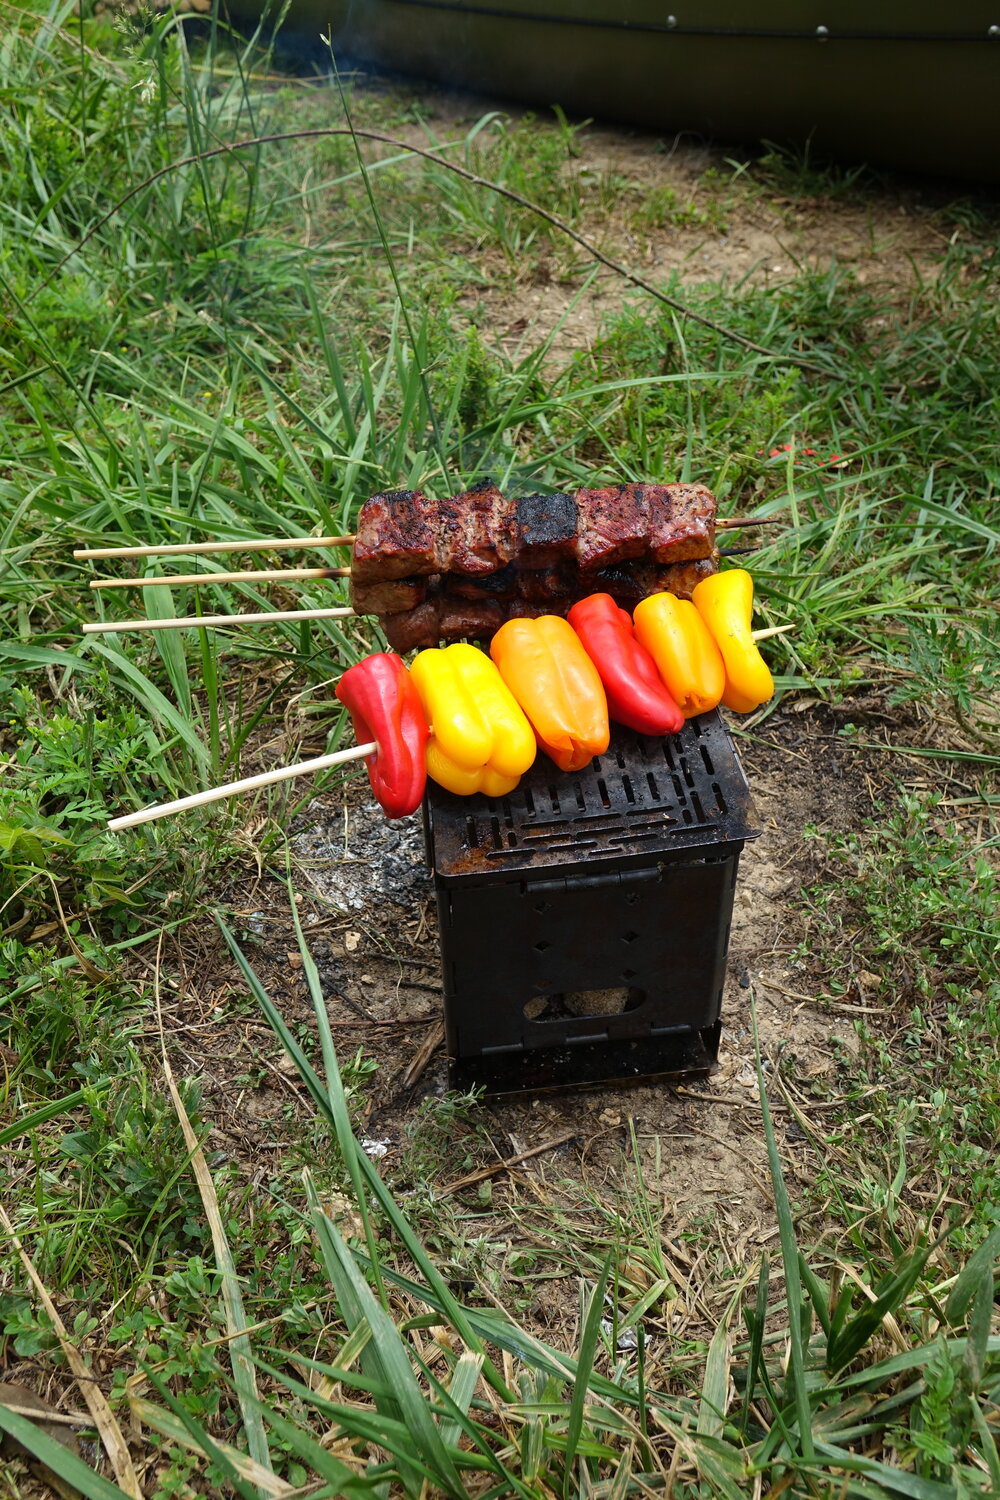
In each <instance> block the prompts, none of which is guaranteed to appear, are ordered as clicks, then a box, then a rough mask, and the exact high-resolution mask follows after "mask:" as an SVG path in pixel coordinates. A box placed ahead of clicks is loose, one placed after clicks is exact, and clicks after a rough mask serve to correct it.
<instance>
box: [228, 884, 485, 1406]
mask: <svg viewBox="0 0 1000 1500" xmlns="http://www.w3.org/2000/svg"><path fill="white" fill-rule="evenodd" d="M216 922H217V924H218V926H219V929H220V931H221V932H222V935H223V937H224V939H225V941H226V944H227V946H228V947H229V950H230V952H231V953H232V954H233V957H234V958H235V959H236V962H237V964H238V966H239V968H240V971H241V973H242V974H243V976H244V978H245V979H246V981H247V983H248V985H249V986H250V989H251V991H252V993H253V994H254V995H255V997H256V999H257V1001H258V1003H259V1004H260V1006H261V1009H262V1010H263V1012H264V1014H265V1016H266V1017H267V1019H268V1021H269V1022H270V1024H271V1026H272V1027H273V1028H274V1031H275V1033H276V1035H277V1036H278V1038H279V1039H280V1041H281V1044H282V1046H283V1047H284V1048H285V1050H286V1051H287V1052H288V1055H289V1056H290V1057H291V1058H293V1059H294V1061H295V1065H296V1067H297V1069H298V1071H299V1074H300V1076H301V1078H302V1080H303V1082H304V1083H305V1084H306V1087H307V1088H308V1090H309V1092H310V1094H311V1095H312V1098H313V1101H314V1102H315V1103H316V1104H317V1105H318V1107H319V1108H320V1110H321V1111H322V1113H323V1114H324V1116H325V1117H326V1118H327V1119H328V1120H329V1122H330V1124H331V1125H332V1126H333V1128H334V1131H336V1122H335V1120H334V1119H333V1115H332V1113H331V1109H330V1101H329V1098H328V1096H327V1093H326V1090H325V1089H324V1088H323V1085H322V1083H321V1082H320V1080H319V1078H318V1077H317V1075H316V1073H315V1071H314V1070H313V1068H312V1067H311V1065H310V1064H309V1062H308V1060H307V1058H306V1056H305V1054H304V1053H303V1051H302V1048H301V1047H300V1046H299V1045H298V1043H297V1042H296V1040H295V1038H294V1037H293V1036H292V1034H291V1032H290V1030H289V1028H288V1027H287V1026H286V1024H285V1022H284V1019H283V1018H282V1016H281V1013H280V1011H279V1010H278V1008H277V1006H275V1005H274V1003H273V1002H272V1000H271V998H270V996H269V995H268V993H267V991H266V990H265V989H264V986H263V985H262V984H261V982H260V980H259V979H258V977H257V975H256V974H255V973H254V970H253V968H252V967H251V965H250V964H249V963H248V962H247V960H246V958H245V957H244V955H243V952H242V950H241V949H240V946H239V944H238V943H237V942H236V939H235V938H234V937H233V935H232V933H231V932H230V930H229V928H228V927H227V926H226V923H225V922H224V921H223V919H222V917H221V916H220V915H219V914H216ZM357 1162H358V1165H359V1167H360V1168H361V1172H362V1175H363V1177H364V1180H365V1186H366V1189H367V1191H368V1192H370V1193H371V1194H372V1196H373V1197H374V1198H375V1199H376V1200H377V1202H378V1203H379V1206H380V1207H381V1209H382V1211H383V1212H384V1213H385V1215H386V1217H387V1218H388V1220H389V1222H390V1224H391V1225H392V1227H393V1229H394V1230H395V1231H396V1233H397V1234H398V1235H399V1237H400V1240H401V1242H402V1244H403V1245H405V1247H406V1249H407V1251H408V1253H409V1254H410V1256H411V1257H412V1259H413V1262H414V1264H415V1265H416V1266H417V1267H418V1269H419V1270H420V1272H421V1274H422V1275H423V1276H424V1277H425V1278H426V1282H427V1286H426V1289H423V1288H418V1289H417V1295H418V1297H420V1298H422V1299H423V1300H424V1301H427V1302H429V1303H430V1305H431V1306H434V1307H437V1308H439V1310H440V1312H441V1313H442V1315H443V1316H444V1317H446V1318H448V1319H450V1320H451V1322H452V1325H453V1327H454V1328H455V1330H456V1331H457V1332H458V1333H459V1334H461V1336H462V1338H463V1339H464V1340H465V1342H466V1344H468V1346H469V1348H470V1349H472V1350H473V1352H475V1353H481V1354H485V1353H486V1350H485V1346H484V1343H483V1340H482V1339H481V1338H480V1336H479V1334H478V1333H477V1332H476V1330H475V1327H474V1325H473V1321H472V1318H471V1316H470V1314H469V1313H468V1312H467V1311H466V1309H465V1308H463V1307H462V1305H461V1304H460V1303H459V1302H458V1301H457V1300H456V1299H455V1297H454V1296H453V1295H452V1293H451V1291H450V1290H449V1288H448V1286H447V1284H446V1283H445V1281H444V1279H443V1277H442V1276H441V1274H440V1272H439V1271H438V1269H437V1267H436V1266H435V1265H434V1262H433V1261H432V1260H431V1259H430V1257H429V1256H428V1254H427V1252H426V1250H425V1249H424V1247H423V1245H422V1243H421V1241H420V1239H419V1237H418V1236H417V1235H416V1234H415V1232H414V1230H413V1226H412V1225H411V1224H410V1222H409V1220H408V1219H407V1218H406V1215H405V1214H404V1213H403V1212H402V1211H401V1210H400V1208H399V1206H398V1204H397V1203H396V1201H395V1199H394V1198H393V1196H392V1194H391V1193H390V1192H389V1189H388V1188H387V1187H386V1185H385V1183H384V1182H383V1181H382V1178H381V1177H380V1175H379V1173H378V1172H377V1171H376V1169H375V1167H374V1165H373V1164H372V1162H371V1161H370V1160H369V1158H368V1157H367V1155H366V1154H365V1153H364V1152H363V1151H360V1150H359V1151H358V1152H357ZM372 1269H373V1271H374V1267H373V1268H372ZM384 1274H386V1276H387V1277H388V1271H387V1269H385V1270H384ZM393 1279H394V1280H395V1277H393ZM409 1284H410V1285H411V1286H414V1287H416V1283H413V1282H411V1283H409ZM428 1292H429V1293H431V1294H432V1295H431V1296H428V1295H427V1293H428ZM483 1373H484V1375H485V1376H486V1378H487V1379H488V1380H489V1381H490V1384H491V1385H493V1386H494V1388H495V1389H496V1390H497V1391H498V1392H499V1393H501V1394H502V1395H504V1397H505V1399H508V1400H510V1399H513V1393H512V1392H511V1391H510V1390H509V1389H508V1387H507V1385H506V1382H505V1381H504V1380H503V1377H502V1376H501V1375H500V1372H499V1371H498V1370H497V1369H496V1367H495V1365H494V1364H493V1362H492V1360H490V1359H489V1357H488V1356H487V1357H486V1359H485V1362H484V1365H483Z"/></svg>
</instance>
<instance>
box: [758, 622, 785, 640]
mask: <svg viewBox="0 0 1000 1500" xmlns="http://www.w3.org/2000/svg"><path fill="white" fill-rule="evenodd" d="M794 629H795V626H794V625H769V626H768V628H767V629H766V630H751V632H750V639H751V640H752V641H769V640H770V639H771V637H772V636H773V635H787V634H788V632H789V631H790V630H794Z"/></svg>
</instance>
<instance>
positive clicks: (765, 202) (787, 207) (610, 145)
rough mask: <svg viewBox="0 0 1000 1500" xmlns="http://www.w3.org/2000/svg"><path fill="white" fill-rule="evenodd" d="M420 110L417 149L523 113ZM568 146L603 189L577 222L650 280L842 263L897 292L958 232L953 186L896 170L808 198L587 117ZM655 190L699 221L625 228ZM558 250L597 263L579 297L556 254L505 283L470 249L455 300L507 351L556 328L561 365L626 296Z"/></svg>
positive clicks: (732, 159)
mask: <svg viewBox="0 0 1000 1500" xmlns="http://www.w3.org/2000/svg"><path fill="white" fill-rule="evenodd" d="M419 104H420V112H421V114H422V116H423V118H424V120H425V121H426V127H421V126H418V125H412V126H408V127H404V128H401V129H394V131H393V133H394V134H396V135H397V136H399V138H400V139H403V140H407V141H410V142H411V143H412V144H413V145H418V146H424V147H427V146H428V145H431V146H433V145H434V143H435V141H441V140H449V139H454V138H460V137H461V136H462V135H464V134H465V132H467V131H468V130H469V129H470V128H471V127H472V126H473V125H474V124H475V123H476V122H477V121H478V120H480V119H481V118H482V117H483V116H484V115H486V114H488V113H490V112H493V111H496V112H498V113H500V114H501V115H504V116H506V117H509V118H510V119H512V120H515V121H517V120H519V119H521V118H523V115H524V111H523V110H518V109H517V108H514V107H511V106H510V105H509V104H506V103H504V102H502V101H498V100H495V99H489V98H480V97H478V96H470V95H465V94H457V93H451V92H447V91H443V90H435V89H429V88H428V89H424V90H423V91H422V92H421V94H420V96H419ZM543 113H544V112H543ZM428 132H431V139H430V140H429V139H428ZM575 141H576V150H577V151H578V154H577V155H576V156H575V157H574V158H573V160H572V162H571V163H570V168H569V170H570V171H571V172H574V173H575V174H576V175H577V176H578V177H579V179H580V182H581V186H582V187H584V188H586V187H590V188H594V187H596V186H597V185H598V184H601V185H602V191H601V193H600V199H601V212H600V216H599V221H597V222H595V223H594V224H591V225H588V224H587V222H586V216H585V221H584V222H583V223H582V224H581V225H580V228H581V229H582V231H583V232H584V233H585V234H588V235H589V237H591V238H592V239H594V240H595V242H596V243H597V244H598V245H599V246H600V248H601V249H602V250H604V251H605V252H606V253H608V254H610V255H611V256H612V257H614V258H616V259H617V260H619V261H620V262H621V263H623V264H625V265H627V266H628V268H629V269H630V270H633V271H635V272H637V273H638V274H639V275H641V276H645V277H649V278H651V279H653V280H656V281H657V282H661V283H662V282H664V281H665V280H666V279H667V278H668V277H669V276H670V275H672V274H673V275H676V277H677V278H678V280H679V281H680V283H681V285H694V284H697V283H704V282H715V283H719V284H721V285H723V286H730V287H736V286H740V285H760V286H771V287H774V286H780V285H781V283H782V282H783V281H786V280H788V279H790V278H791V277H793V276H795V275H797V274H799V273H800V272H801V271H802V270H803V269H804V268H807V267H808V268H813V269H824V270H825V269H827V268H828V267H830V266H831V264H833V263H836V264H837V265H838V266H840V267H849V268H850V270H851V271H852V272H853V274H854V276H855V277H856V279H857V280H858V281H859V282H862V283H865V284H867V285H869V286H871V287H872V288H873V289H878V290H880V291H883V292H884V291H891V292H892V294H893V296H894V298H895V297H899V298H902V297H905V295H906V293H907V291H908V290H909V289H911V288H912V287H914V286H915V285H917V284H918V283H919V282H926V281H929V280H933V279H934V278H935V276H936V275H937V272H938V265H939V258H940V256H941V253H942V252H943V251H944V250H945V249H946V248H947V245H948V243H949V241H950V240H951V239H952V238H953V237H954V236H955V235H961V233H962V230H961V228H960V227H958V226H956V224H955V223H954V222H947V221H943V220H942V219H941V216H940V214H941V209H942V207H944V206H945V205H946V204H948V203H950V202H951V201H952V200H953V199H954V198H955V190H954V189H949V188H948V187H946V186H944V185H942V184H939V183H933V182H924V181H921V180H919V179H916V178H907V177H899V176H896V177H887V178H885V179H883V181H884V186H883V187H882V188H881V189H879V188H874V187H872V185H871V184H870V183H866V185H865V189H864V191H863V192H862V191H860V190H859V191H856V192H851V191H849V190H847V191H845V192H844V193H843V194H842V195H841V196H837V197H808V196H803V195H802V194H800V193H795V194H786V193H782V192H781V191H779V190H776V189H774V188H771V187H767V188H764V187H762V188H760V190H750V191H747V190H746V184H745V183H743V184H740V182H739V178H738V176H737V177H736V179H735V181H736V186H735V187H734V188H733V190H732V191H730V190H729V189H728V188H727V186H726V184H727V183H729V181H730V179H731V178H733V176H734V173H736V172H737V170H738V166H739V164H740V163H741V162H745V160H746V157H747V153H746V151H745V149H742V148H739V147H727V146H725V145H723V144H717V145H709V144H706V143H703V142H700V141H697V140H692V139H691V138H689V137H687V136H685V137H678V138H676V139H666V140H664V139H661V138H659V137H656V136H654V135H652V134H646V133H643V132H639V131H634V130H628V129H625V128H615V127H610V126H595V125H588V126H586V127H585V128H583V129H581V130H580V131H579V133H578V134H577V135H576V137H575ZM706 174H708V175H707V176H706ZM663 190H670V191H672V192H673V193H674V194H675V195H676V209H677V210H679V211H681V212H680V214H679V215H678V217H681V218H683V210H684V209H686V208H689V209H691V210H693V211H694V212H693V213H692V215H691V217H692V218H693V219H697V218H698V217H699V216H700V217H702V218H705V217H707V222H706V223H698V222H692V223H684V222H679V223H678V222H671V223H668V224H666V225H664V226H663V227H657V226H656V225H655V224H650V225H647V226H644V227H641V228H639V227H637V216H636V213H635V210H636V208H637V206H639V205H641V204H642V202H643V200H644V199H646V198H648V196H649V195H650V194H651V193H653V192H662V191H663ZM968 192H969V190H968V189H965V188H963V189H962V193H963V195H967V194H968ZM616 196H617V199H618V201H617V202H616ZM566 253H567V255H568V256H571V257H572V258H573V260H574V261H575V263H576V266H577V268H579V266H581V265H582V266H583V267H584V268H586V269H587V271H588V272H589V271H590V270H591V268H593V269H594V270H595V271H596V275H595V278H594V280H593V281H592V282H591V283H590V285H589V287H588V290H587V293H586V295H585V296H584V297H582V298H581V297H580V295H579V292H580V281H579V276H578V275H572V276H567V275H565V274H564V272H563V270H562V269H561V267H560V263H559V258H558V257H557V256H556V255H553V257H552V259H551V261H546V260H543V261H542V262H541V264H540V265H538V264H535V263H534V258H533V257H532V258H530V260H531V262H532V264H531V270H530V273H529V276H530V279H526V280H525V282H524V283H523V284H522V285H519V286H517V287H516V288H514V289H513V290H511V289H510V288H509V287H498V286H495V285H491V284H490V280H491V275H490V273H491V271H498V270H500V269H501V268H500V266H499V264H498V265H497V266H491V264H490V260H489V257H488V256H486V257H483V256H479V257H477V264H480V265H482V268H483V273H484V275H483V281H482V283H481V284H479V285H476V284H473V285H470V287H469V289H468V291H467V293H466V294H465V296H464V298H463V299H460V301H464V304H465V305H467V306H469V307H472V306H474V305H478V306H479V308H480V310H481V311H483V310H484V311H485V313H486V315H487V318H488V323H489V326H490V328H491V332H492V338H493V340H495V341H496V342H498V343H499V344H500V345H501V347H503V348H504V350H505V352H506V353H507V354H508V355H510V356H511V357H517V356H518V355H521V354H525V353H527V352H528V351H529V350H530V349H533V348H535V347H536V346H537V344H538V342H539V341H540V339H541V338H543V337H546V336H548V335H549V334H551V333H552V331H553V329H556V328H557V327H558V330H559V332H558V339H557V349H558V355H559V362H562V360H564V359H568V358H569V356H570V355H572V354H573V353H575V352H577V351H579V350H582V349H585V348H587V347H589V345H590V344H591V343H592V342H593V341H594V339H595V338H596V337H598V335H599V333H600V330H601V325H602V323H603V321H604V319H605V318H606V317H607V316H608V315H609V314H612V313H614V312H616V311H618V310H619V309H620V306H621V300H622V297H623V296H627V295H628V293H629V288H628V286H627V284H626V283H623V282H622V280H621V278H620V277H618V276H616V274H615V273H614V272H613V271H610V270H608V269H606V268H604V267H601V266H600V265H598V264H597V263H591V262H589V261H588V259H587V256H586V253H585V252H582V251H578V250H577V249H576V247H575V246H573V245H572V244H571V243H570V242H568V241H567V245H566ZM498 279H499V278H498ZM503 279H504V280H507V278H503ZM873 331H875V330H873Z"/></svg>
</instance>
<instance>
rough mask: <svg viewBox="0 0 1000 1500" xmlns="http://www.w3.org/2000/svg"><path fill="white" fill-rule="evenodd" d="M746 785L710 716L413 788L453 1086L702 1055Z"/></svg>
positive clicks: (728, 914)
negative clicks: (493, 781)
mask: <svg viewBox="0 0 1000 1500" xmlns="http://www.w3.org/2000/svg"><path fill="white" fill-rule="evenodd" d="M752 817H753V811H752V804H751V801H750V794H749V788H748V786H747V782H746V778H745V776H744V774H743V770H742V767H741V766H740V764H739V761H738V759H737V756H736V753H735V750H734V748H733V744H732V741H731V739H730V737H729V734H728V732H727V730H726V728H725V725H724V724H723V722H722V719H721V718H720V716H719V715H718V713H715V712H713V713H711V714H706V715H703V716H702V717H701V718H700V719H697V720H691V721H689V722H688V723H687V724H686V725H685V726H684V729H683V730H682V731H681V733H680V734H679V735H674V736H669V737H667V738H665V739H659V738H646V737H643V736H639V735H635V734H633V733H632V732H630V731H627V730H620V729H617V728H616V730H615V732H614V734H613V737H612V741H611V745H610V746H609V749H608V751H607V753H606V754H605V755H603V756H600V757H598V758H597V759H595V760H594V761H593V762H592V763H591V765H590V766H589V767H587V768H586V769H585V770H584V771H582V772H580V773H578V774H575V775H563V774H561V773H559V772H558V771H556V769H555V768H554V767H553V766H552V765H551V763H550V762H549V761H548V759H547V757H545V756H543V755H540V756H539V757H538V760H537V761H536V763H535V765H534V766H533V767H532V769H531V770H530V771H529V772H528V773H527V775H526V776H525V777H524V778H523V779H522V781H521V783H520V785H519V786H518V787H517V789H516V790H515V792H513V793H512V794H511V795H510V796H509V797H504V798H499V799H496V800H490V799H487V798H483V797H473V798H459V797H455V796H452V795H451V794H450V793H448V792H445V791H443V790H442V789H441V788H439V787H437V786H433V787H430V788H429V792H428V797H427V800H426V802H425V832H426V840H427V850H428V858H429V860H430V863H431V865H432V868H433V870H434V879H435V890H436V895H437V904H438V916H439V922H440V932H441V958H442V971H443V988H444V1006H445V1025H446V1031H447V1039H448V1048H449V1053H450V1056H451V1058H452V1082H453V1084H454V1085H455V1086H456V1087H469V1086H471V1085H473V1084H477V1085H482V1086H484V1087H485V1088H486V1089H487V1091H488V1092H508V1091H513V1090H517V1089H538V1088H553V1087H560V1086H568V1085H574V1084H578V1083H582V1082H592V1081H598V1080H601V1079H612V1078H629V1077H640V1076H647V1075H651V1074H662V1073H670V1072H679V1071H692V1070H698V1069H702V1070H704V1069H707V1068H708V1067H710V1066H711V1064H712V1062H713V1061H714V1059H715V1057H716V1055H717V1050H718V1036H719V1017H720V1011H721V1003H722V987H723V982H724V979H725V966H726V951H727V947H728V942H729V929H730V924H731V920H732V908H733V897H734V892H735V885H736V875H737V870H738V867H739V857H740V853H741V851H742V849H743V845H744V843H745V841H746V840H747V839H748V838H753V837H756V831H755V830H754V828H753V827H752V822H751V820H752Z"/></svg>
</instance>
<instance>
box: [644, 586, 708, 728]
mask: <svg viewBox="0 0 1000 1500" xmlns="http://www.w3.org/2000/svg"><path fill="white" fill-rule="evenodd" d="M632 618H633V622H634V625H635V633H636V636H637V637H638V639H639V640H640V641H641V643H642V644H643V645H644V646H645V648H646V650H647V651H648V652H649V654H650V656H651V657H652V658H653V660H654V661H655V662H656V665H657V668H658V670H659V673H660V676H661V677H662V678H663V680H664V682H665V683H666V684H667V687H668V688H669V689H670V691H671V693H672V694H673V696H674V698H675V699H676V700H677V704H678V707H679V708H680V711H681V713H682V714H683V715H684V717H685V719H691V718H694V716H695V715H696V714H705V713H708V711H709V709H710V708H715V706H716V704H717V703H718V702H719V701H720V699H721V698H722V694H723V691H724V689H725V686H726V668H725V665H724V663H723V660H722V653H721V651H720V650H719V648H718V646H717V645H716V644H715V641H714V640H713V638H712V636H711V634H710V632H709V629H708V626H707V625H706V624H705V622H704V620H703V619H702V618H701V615H700V614H699V613H698V611H697V610H696V609H695V607H694V605H693V604H692V603H691V602H690V601H689V600H687V599H677V598H675V597H674V595H673V594H650V596H649V598H648V599H643V600H641V601H640V603H638V604H637V605H636V607H635V612H634V614H633V617H632Z"/></svg>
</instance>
